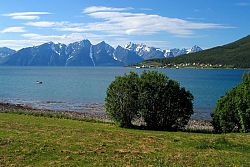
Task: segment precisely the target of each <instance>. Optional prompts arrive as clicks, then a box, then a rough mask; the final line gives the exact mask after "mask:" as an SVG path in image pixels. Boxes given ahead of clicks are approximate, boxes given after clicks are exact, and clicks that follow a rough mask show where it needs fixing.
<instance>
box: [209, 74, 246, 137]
mask: <svg viewBox="0 0 250 167" xmlns="http://www.w3.org/2000/svg"><path fill="white" fill-rule="evenodd" d="M211 116H212V118H213V126H214V130H215V131H216V132H224V133H226V132H239V131H240V132H250V73H249V74H245V75H244V76H243V81H242V83H240V84H239V85H238V86H236V87H235V88H233V89H232V90H230V91H228V92H227V93H226V95H225V96H223V97H221V98H220V99H219V101H218V102H217V106H216V108H215V110H214V111H213V113H212V115H211Z"/></svg>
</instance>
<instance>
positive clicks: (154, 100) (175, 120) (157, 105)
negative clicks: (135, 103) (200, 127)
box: [139, 71, 193, 130]
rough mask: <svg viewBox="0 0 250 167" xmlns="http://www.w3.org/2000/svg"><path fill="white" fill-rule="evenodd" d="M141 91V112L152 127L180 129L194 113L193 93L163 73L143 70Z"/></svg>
mask: <svg viewBox="0 0 250 167" xmlns="http://www.w3.org/2000/svg"><path fill="white" fill-rule="evenodd" d="M139 91H140V93H139V101H140V111H139V112H140V115H141V116H142V117H143V118H144V121H145V122H146V124H147V126H148V127H149V128H151V129H158V130H159V129H160V130H176V129H180V128H182V127H184V126H185V125H186V124H187V123H188V120H189V118H190V116H191V114H193V104H192V100H193V96H192V94H191V93H190V92H189V91H186V90H185V89H184V88H181V87H180V85H179V84H178V83H177V82H176V81H173V80H170V79H169V78H168V77H166V76H165V75H164V74H162V73H158V72H155V71H151V72H143V74H142V75H141V78H140V88H139Z"/></svg>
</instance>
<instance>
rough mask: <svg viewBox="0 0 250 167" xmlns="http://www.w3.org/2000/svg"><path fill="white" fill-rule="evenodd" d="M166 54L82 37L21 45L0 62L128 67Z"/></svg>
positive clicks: (25, 64) (9, 64) (141, 45)
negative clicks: (64, 42)
mask: <svg viewBox="0 0 250 167" xmlns="http://www.w3.org/2000/svg"><path fill="white" fill-rule="evenodd" d="M130 45H131V46H130ZM179 50H180V49H179ZM190 50H192V48H191V49H190ZM169 52H171V50H170V51H169ZM187 52H188V49H185V52H182V53H178V54H172V55H173V56H179V55H182V54H185V53H187ZM166 53H167V50H161V49H159V48H156V47H149V46H147V45H145V44H135V43H132V42H130V43H129V44H128V45H126V46H125V47H122V46H119V45H118V46H117V47H116V48H113V47H112V46H111V45H109V44H107V43H106V42H105V41H102V42H100V43H98V44H96V45H93V44H91V42H90V41H89V40H88V39H85V40H82V41H78V42H73V43H70V44H68V45H65V44H62V43H54V42H47V43H43V44H41V45H38V46H33V47H27V48H22V49H20V50H18V51H16V52H13V54H10V55H8V56H6V57H5V61H2V63H1V64H2V65H6V66H128V65H133V64H136V63H139V62H141V61H143V60H148V59H154V58H165V56H166Z"/></svg>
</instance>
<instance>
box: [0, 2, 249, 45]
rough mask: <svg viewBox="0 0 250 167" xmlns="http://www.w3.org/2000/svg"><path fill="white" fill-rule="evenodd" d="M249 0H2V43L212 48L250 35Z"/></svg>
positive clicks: (0, 15) (0, 35) (0, 10)
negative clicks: (197, 46) (81, 41)
mask: <svg viewBox="0 0 250 167" xmlns="http://www.w3.org/2000/svg"><path fill="white" fill-rule="evenodd" d="M249 20H250V0H220V1H218V0H217V1H216V0H188V1H187V0H171V1H170V0H4V1H1V5H0V23H1V24H0V47H3V46H6V47H10V48H13V49H20V48H23V47H28V46H34V45H39V44H42V43H44V42H49V41H53V42H56V43H57V42H60V43H65V44H68V43H71V42H75V41H80V40H83V39H89V40H90V41H91V42H92V43H93V44H96V43H98V42H100V41H103V40H104V41H106V42H107V43H109V44H111V45H112V46H114V47H116V46H117V45H122V46H123V45H125V44H126V43H128V42H130V41H131V42H134V43H145V44H147V45H150V46H155V47H159V48H161V49H169V48H174V47H177V48H184V47H191V46H193V45H199V46H201V47H202V48H205V49H206V48H211V47H214V46H218V45H223V44H226V43H229V42H232V41H235V40H237V39H239V38H242V37H244V36H247V35H249V34H250V33H249V30H250V21H249Z"/></svg>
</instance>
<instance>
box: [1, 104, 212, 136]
mask: <svg viewBox="0 0 250 167" xmlns="http://www.w3.org/2000/svg"><path fill="white" fill-rule="evenodd" d="M85 111H86V112H76V111H62V110H48V109H36V108H33V107H31V106H27V105H22V104H11V103H0V112H5V113H18V114H30V115H37V116H47V117H57V118H67V119H76V120H94V121H101V122H112V121H111V119H110V118H109V117H108V115H107V114H106V112H105V111H104V107H103V106H100V105H96V104H89V105H86V109H85ZM136 124H137V123H136ZM185 130H187V131H197V132H199V131H201V132H203V131H204V132H212V131H213V126H212V124H211V121H208V120H198V119H190V121H189V122H188V124H187V126H186V127H185Z"/></svg>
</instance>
